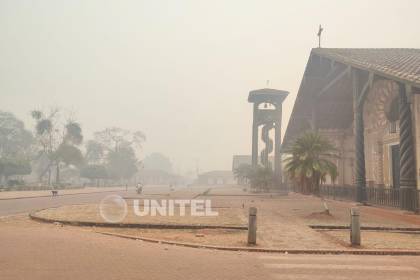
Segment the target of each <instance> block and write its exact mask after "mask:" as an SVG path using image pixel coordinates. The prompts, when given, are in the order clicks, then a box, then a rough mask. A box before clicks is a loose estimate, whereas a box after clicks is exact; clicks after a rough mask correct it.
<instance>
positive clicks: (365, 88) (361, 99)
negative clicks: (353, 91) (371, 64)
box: [357, 72, 375, 104]
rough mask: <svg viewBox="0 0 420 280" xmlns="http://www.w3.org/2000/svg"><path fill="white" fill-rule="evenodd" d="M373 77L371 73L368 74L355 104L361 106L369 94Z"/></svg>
mask: <svg viewBox="0 0 420 280" xmlns="http://www.w3.org/2000/svg"><path fill="white" fill-rule="evenodd" d="M374 76H375V74H373V72H369V78H368V80H367V81H366V83H365V84H364V86H363V89H362V91H361V92H360V95H359V98H358V100H357V102H358V103H359V104H362V102H364V100H365V98H366V96H367V94H368V93H369V91H370V89H371V88H372V84H373V77H374Z"/></svg>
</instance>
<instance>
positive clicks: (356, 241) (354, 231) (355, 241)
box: [350, 208, 361, 246]
mask: <svg viewBox="0 0 420 280" xmlns="http://www.w3.org/2000/svg"><path fill="white" fill-rule="evenodd" d="M350 243H351V246H360V244H361V236H360V213H359V209H357V208H351V210H350Z"/></svg>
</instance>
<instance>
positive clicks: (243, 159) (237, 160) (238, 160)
mask: <svg viewBox="0 0 420 280" xmlns="http://www.w3.org/2000/svg"><path fill="white" fill-rule="evenodd" d="M259 160H260V157H258V162H260V161H259ZM268 160H269V161H270V162H271V166H273V165H274V157H273V156H270V157H269V158H268ZM241 164H248V165H251V164H252V156H251V155H234V156H233V158H232V171H233V170H235V169H236V168H238V167H239V166H240V165H241Z"/></svg>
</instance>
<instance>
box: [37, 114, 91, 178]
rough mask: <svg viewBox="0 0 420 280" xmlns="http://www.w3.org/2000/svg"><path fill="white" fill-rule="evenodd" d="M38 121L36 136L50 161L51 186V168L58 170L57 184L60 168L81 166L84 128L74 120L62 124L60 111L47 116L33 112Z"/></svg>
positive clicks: (43, 152) (42, 152)
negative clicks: (80, 146)
mask: <svg viewBox="0 0 420 280" xmlns="http://www.w3.org/2000/svg"><path fill="white" fill-rule="evenodd" d="M31 115H32V118H33V119H34V120H35V121H36V126H35V128H36V135H37V139H38V143H39V144H40V146H41V151H40V152H41V154H44V155H46V156H47V158H48V159H49V163H48V166H47V169H46V171H47V172H48V184H49V185H50V184H51V167H53V166H55V168H56V179H55V182H56V184H59V183H60V167H61V165H62V164H64V165H70V164H72V165H79V164H81V163H82V161H83V156H82V153H81V151H80V149H79V148H78V146H79V145H80V144H81V143H82V142H83V134H82V128H81V126H80V124H79V123H78V122H76V121H74V120H72V119H68V120H67V121H65V124H64V125H61V124H60V118H59V110H58V109H52V110H51V111H50V113H49V114H48V115H47V114H45V113H44V112H42V111H38V110H34V111H32V112H31Z"/></svg>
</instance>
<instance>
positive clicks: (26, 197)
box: [0, 190, 124, 200]
mask: <svg viewBox="0 0 420 280" xmlns="http://www.w3.org/2000/svg"><path fill="white" fill-rule="evenodd" d="M120 191H124V190H113V191H109V190H108V191H97V192H81V193H65V194H58V195H57V196H66V195H81V194H95V193H107V192H120ZM40 197H53V196H52V195H39V196H23V197H8V198H0V200H14V199H28V198H40Z"/></svg>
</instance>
